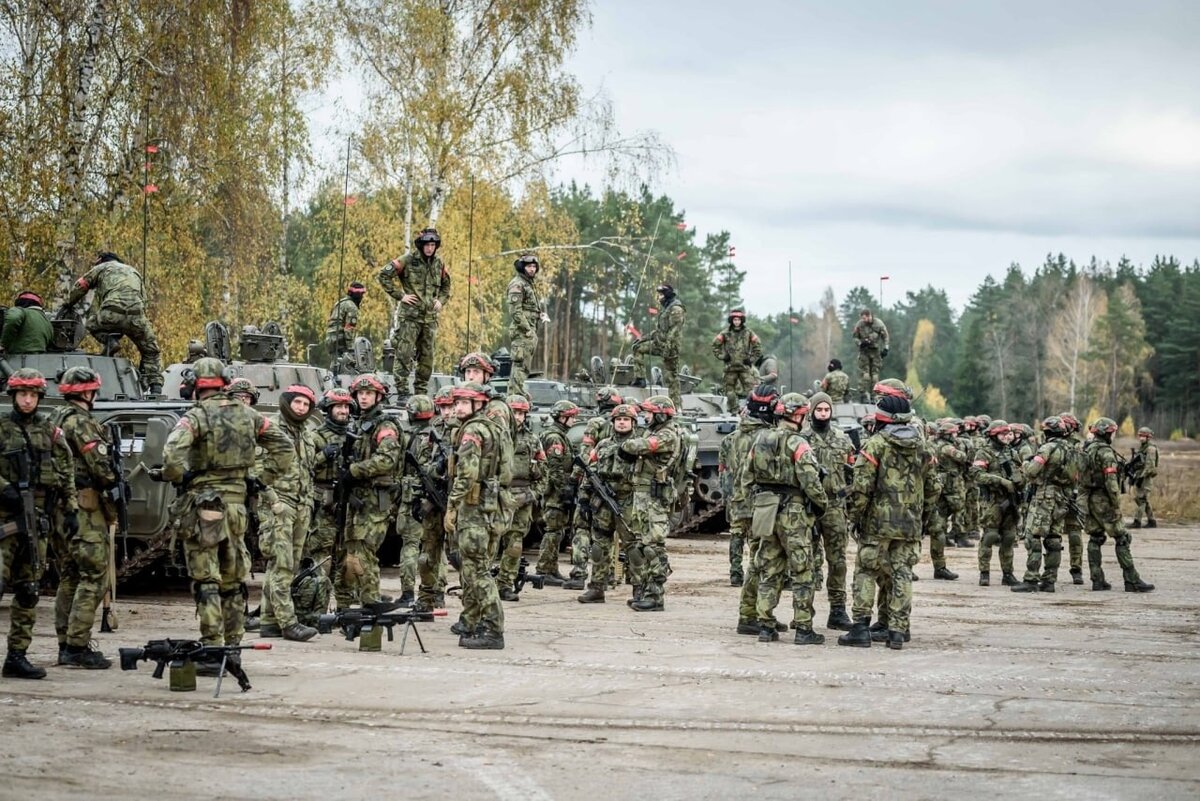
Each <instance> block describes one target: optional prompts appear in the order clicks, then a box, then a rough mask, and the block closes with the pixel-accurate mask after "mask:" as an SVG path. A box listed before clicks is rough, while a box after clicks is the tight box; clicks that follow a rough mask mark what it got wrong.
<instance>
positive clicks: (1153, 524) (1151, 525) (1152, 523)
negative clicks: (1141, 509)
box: [1146, 517, 1158, 528]
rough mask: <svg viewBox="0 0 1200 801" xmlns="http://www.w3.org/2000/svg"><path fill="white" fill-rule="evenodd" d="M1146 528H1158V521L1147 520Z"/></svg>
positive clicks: (1151, 518)
mask: <svg viewBox="0 0 1200 801" xmlns="http://www.w3.org/2000/svg"><path fill="white" fill-rule="evenodd" d="M1146 528H1158V521H1157V520H1155V519H1154V518H1153V517H1150V518H1147V519H1146Z"/></svg>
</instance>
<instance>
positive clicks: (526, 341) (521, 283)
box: [505, 257, 545, 395]
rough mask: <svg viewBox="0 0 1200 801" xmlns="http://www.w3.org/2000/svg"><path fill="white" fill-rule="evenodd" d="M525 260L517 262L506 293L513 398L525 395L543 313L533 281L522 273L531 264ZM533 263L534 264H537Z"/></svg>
mask: <svg viewBox="0 0 1200 801" xmlns="http://www.w3.org/2000/svg"><path fill="white" fill-rule="evenodd" d="M528 258H530V257H526V259H528ZM526 259H517V262H516V270H517V274H516V275H515V276H513V279H512V280H511V281H509V282H508V290H507V291H506V292H505V296H506V297H507V298H508V349H509V351H510V353H511V355H512V369H511V372H510V373H509V376H508V391H509V392H510V393H513V394H516V395H524V394H525V377H526V376H527V375H528V374H529V366H530V365H531V364H532V363H533V354H534V353H535V352H536V351H537V343H538V335H537V334H538V324H539V323H540V322H541V320H542V314H543V312H544V311H545V309H544V307H543V305H542V301H541V299H540V298H539V297H538V294H537V290H536V289H535V288H534V286H533V279H532V278H530V277H529V276H528V275H526V274H525V272H524V267H525V265H526V264H528V263H530V262H529V261H527V260H526ZM532 263H533V264H537V261H536V260H534V261H533V262H532Z"/></svg>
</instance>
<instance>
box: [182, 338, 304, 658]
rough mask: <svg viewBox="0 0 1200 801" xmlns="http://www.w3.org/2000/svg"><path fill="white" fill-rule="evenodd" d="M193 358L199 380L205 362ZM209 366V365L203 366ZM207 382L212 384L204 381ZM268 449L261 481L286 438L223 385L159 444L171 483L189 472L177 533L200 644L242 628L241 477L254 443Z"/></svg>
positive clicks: (284, 455)
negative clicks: (180, 543) (221, 388)
mask: <svg viewBox="0 0 1200 801" xmlns="http://www.w3.org/2000/svg"><path fill="white" fill-rule="evenodd" d="M206 361H210V362H215V363H216V365H217V367H216V372H217V373H218V374H219V373H220V370H221V365H220V362H217V361H216V360H215V359H209V360H205V359H201V360H200V361H198V362H196V372H197V375H199V376H201V378H200V379H198V381H197V387H199V388H201V389H203V388H204V387H203V386H202V385H201V384H200V381H205V380H208V381H213V380H215V381H218V382H219V381H220V379H213V378H207V379H206V378H205V377H204V375H205V373H204V372H202V367H203V366H205V362H206ZM206 371H207V372H211V370H207V369H206ZM210 386H211V385H210ZM256 444H257V445H261V446H262V447H263V448H265V449H266V454H267V456H266V459H265V460H263V462H262V464H263V471H262V474H261V475H260V476H259V478H261V480H262V481H263V482H264V483H266V484H268V485H269V484H272V483H274V481H275V478H276V477H277V476H279V475H283V474H284V473H286V472H287V470H288V469H289V468H290V467H291V466H292V461H293V459H294V458H295V457H294V452H293V449H292V441H291V440H290V439H289V438H288V436H287V434H286V433H284V432H283V431H282V430H281V429H280V427H279V426H277V425H274V424H272V423H271V422H270V421H269V420H268V419H267V418H265V417H263V416H262V415H261V414H259V413H258V412H257V411H255V410H254V409H252V408H250V407H249V406H247V405H246V404H244V403H242V402H241V401H240V400H237V399H236V398H234V397H232V396H230V395H227V394H226V393H224V392H215V393H213V394H212V395H209V396H208V397H206V398H203V399H202V400H200V401H198V402H197V403H196V404H195V405H193V406H192V407H191V408H190V409H189V410H188V411H187V413H186V414H185V415H184V416H183V417H181V418H180V419H179V422H178V423H176V424H175V428H174V429H172V431H171V434H170V436H168V437H167V443H166V445H165V446H164V448H163V468H162V477H163V478H164V479H165V480H167V481H171V482H174V483H176V484H177V485H178V484H180V483H181V482H183V481H184V477H185V474H187V475H188V476H189V477H190V481H189V482H188V486H187V489H186V490H184V491H183V492H182V493H181V494H180V497H179V498H178V500H177V505H176V507H175V509H176V512H177V514H178V517H179V521H180V522H179V531H180V538H181V539H182V541H183V551H184V555H185V557H186V558H187V565H188V573H189V574H190V575H191V578H192V589H193V592H194V593H195V597H196V612H197V616H198V617H199V618H200V639H201V641H202V642H204V643H205V644H206V645H236V644H238V643H240V642H241V640H242V634H243V625H244V623H245V620H244V609H245V605H244V601H245V595H246V575H247V574H248V573H249V572H250V554H249V552H248V551H247V550H246V543H245V540H244V536H245V533H246V506H245V503H246V479H247V477H248V476H249V474H250V471H251V470H252V469H253V468H254V466H255V445H256Z"/></svg>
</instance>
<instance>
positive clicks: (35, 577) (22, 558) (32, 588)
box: [0, 537, 46, 651]
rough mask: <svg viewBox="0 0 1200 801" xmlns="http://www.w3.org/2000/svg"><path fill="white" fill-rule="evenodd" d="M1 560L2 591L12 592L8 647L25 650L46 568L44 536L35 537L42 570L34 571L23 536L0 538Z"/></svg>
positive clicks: (35, 616)
mask: <svg viewBox="0 0 1200 801" xmlns="http://www.w3.org/2000/svg"><path fill="white" fill-rule="evenodd" d="M0 560H3V571H4V572H3V582H4V587H5V590H4V591H5V593H10V592H11V593H12V608H11V610H10V612H9V621H8V650H9V651H25V650H28V648H29V643H31V642H32V641H33V627H34V624H35V623H37V611H36V607H37V603H38V597H39V587H40V585H41V582H42V574H43V573H44V572H45V570H46V538H45V537H41V538H39V539H38V564H39V566H40V568H41V569H40V570H38V571H37V573H34V571H33V564H32V563H31V560H30V559H29V551H28V549H27V547H26V545H25V541H24V538H23V537H5V538H4V539H3V540H0Z"/></svg>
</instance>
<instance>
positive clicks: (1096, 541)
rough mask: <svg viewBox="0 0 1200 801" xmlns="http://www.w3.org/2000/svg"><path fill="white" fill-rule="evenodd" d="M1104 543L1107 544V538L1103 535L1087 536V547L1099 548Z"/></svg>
mask: <svg viewBox="0 0 1200 801" xmlns="http://www.w3.org/2000/svg"><path fill="white" fill-rule="evenodd" d="M1106 542H1108V537H1107V536H1105V535H1104V534H1089V535H1088V545H1089V546H1091V545H1095V546H1096V547H1097V548H1099V547H1100V546H1101V545H1103V544H1104V543H1106Z"/></svg>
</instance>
